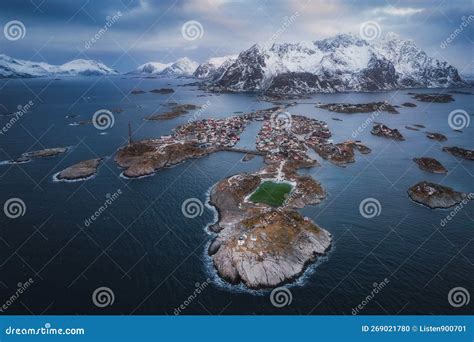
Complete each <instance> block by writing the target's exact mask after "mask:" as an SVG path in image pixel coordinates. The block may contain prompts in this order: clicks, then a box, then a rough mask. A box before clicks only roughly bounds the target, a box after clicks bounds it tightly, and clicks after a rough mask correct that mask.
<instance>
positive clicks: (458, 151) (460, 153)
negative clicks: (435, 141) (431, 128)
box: [443, 146, 474, 160]
mask: <svg viewBox="0 0 474 342" xmlns="http://www.w3.org/2000/svg"><path fill="white" fill-rule="evenodd" d="M443 151H445V152H448V153H451V154H452V155H453V156H456V157H459V158H463V159H466V160H474V151H473V150H467V149H464V148H461V147H456V146H453V147H443Z"/></svg>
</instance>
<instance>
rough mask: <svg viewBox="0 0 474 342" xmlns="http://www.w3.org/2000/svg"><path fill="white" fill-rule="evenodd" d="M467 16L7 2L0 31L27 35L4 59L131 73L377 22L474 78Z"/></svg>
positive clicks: (155, 2)
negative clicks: (18, 29) (190, 33)
mask: <svg viewBox="0 0 474 342" xmlns="http://www.w3.org/2000/svg"><path fill="white" fill-rule="evenodd" d="M118 12H120V13H121V14H122V15H121V17H120V18H119V19H118V20H117V21H116V22H115V23H114V24H113V25H112V26H111V28H110V29H109V30H108V31H107V32H106V33H105V34H103V35H102V36H101V37H100V39H99V40H98V41H97V42H96V43H94V44H92V45H91V47H90V48H85V42H87V41H89V40H90V39H91V38H92V37H93V36H94V35H95V34H96V33H98V31H99V30H100V29H101V28H102V27H103V26H104V25H105V23H106V20H107V19H106V18H107V17H108V16H109V17H112V16H113V15H114V14H116V13H118ZM470 15H471V16H473V15H474V2H473V1H472V0H467V1H447V0H435V1H421V0H411V1H349V0H348V1H342V0H341V1H320V0H292V1H290V0H288V1H282V0H281V1H279V0H264V1H257V0H179V1H171V0H170V1H166V0H100V1H99V0H75V1H73V0H69V1H67V0H31V1H30V0H1V1H0V25H1V27H2V28H3V27H4V26H5V24H7V23H8V22H10V21H12V20H19V21H21V22H22V23H23V24H24V26H25V28H26V35H25V37H24V38H23V39H19V40H15V41H9V40H7V39H6V38H5V35H4V34H2V35H0V53H3V54H6V55H9V56H12V57H15V58H21V59H28V60H35V61H45V62H49V63H52V64H61V63H64V62H66V61H69V60H71V59H75V58H91V59H96V60H100V61H102V62H104V63H106V64H107V65H109V66H112V67H114V68H116V69H118V70H120V71H128V70H131V69H134V68H135V67H136V66H137V65H139V64H141V63H144V62H147V61H161V62H170V61H173V60H176V59H177V58H179V57H183V56H188V57H190V58H192V59H195V60H197V61H198V62H202V61H205V60H206V59H208V58H209V57H213V56H214V57H215V56H222V55H226V54H230V53H238V52H239V51H241V50H243V49H246V48H248V47H250V46H251V45H252V44H254V43H256V42H266V41H269V40H272V39H274V38H276V39H275V40H276V42H296V41H303V40H315V39H320V38H326V37H329V36H332V35H335V34H337V33H346V32H352V33H354V34H359V32H360V26H361V24H362V23H364V22H367V21H375V22H376V23H377V24H378V25H379V27H380V35H381V36H384V35H385V34H386V33H388V32H396V33H398V34H399V35H400V36H401V37H402V38H410V39H414V40H415V42H417V44H418V45H419V46H420V47H422V48H423V49H425V50H426V51H427V52H428V53H430V54H432V55H435V56H436V57H437V58H439V59H442V60H447V61H448V62H450V63H451V64H453V65H455V66H456V67H458V68H459V69H460V70H461V71H462V72H463V73H470V74H474V72H473V56H474V53H473V52H474V49H473V46H474V45H473V40H474V29H473V28H474V17H471V19H469V16H470ZM292 16H294V20H290V21H291V23H290V24H289V25H285V23H287V24H288V22H289V18H291V17H292ZM463 17H464V23H466V22H467V24H465V25H464V26H465V27H463V29H462V31H461V32H460V33H458V34H456V37H455V38H454V39H453V41H452V42H451V43H449V44H447V45H446V47H445V48H444V49H442V48H440V44H441V43H442V42H443V41H445V39H447V38H448V37H449V36H450V35H451V34H453V32H455V30H456V28H458V29H459V28H460V26H461V25H462V23H463ZM190 20H195V21H198V22H199V23H200V24H201V25H202V28H203V32H202V37H201V38H198V39H196V40H192V41H190V40H187V39H184V38H183V35H182V32H181V29H182V26H183V24H184V23H186V22H187V21H190ZM471 20H472V22H471ZM272 37H273V38H272Z"/></svg>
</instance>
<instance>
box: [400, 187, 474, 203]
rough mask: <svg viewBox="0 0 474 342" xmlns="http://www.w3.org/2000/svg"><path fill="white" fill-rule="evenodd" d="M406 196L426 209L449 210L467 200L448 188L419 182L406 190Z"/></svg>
mask: <svg viewBox="0 0 474 342" xmlns="http://www.w3.org/2000/svg"><path fill="white" fill-rule="evenodd" d="M408 196H410V198H411V199H412V200H413V201H415V202H417V203H421V204H423V205H425V206H427V207H428V208H431V209H436V208H450V207H452V206H455V205H456V204H459V203H460V202H461V201H463V200H465V199H466V198H469V199H470V197H471V196H468V195H467V194H464V193H462V192H458V191H455V190H453V189H452V188H450V187H447V186H443V185H439V184H435V183H430V182H426V181H424V182H420V183H418V184H415V185H413V186H412V187H411V188H409V189H408Z"/></svg>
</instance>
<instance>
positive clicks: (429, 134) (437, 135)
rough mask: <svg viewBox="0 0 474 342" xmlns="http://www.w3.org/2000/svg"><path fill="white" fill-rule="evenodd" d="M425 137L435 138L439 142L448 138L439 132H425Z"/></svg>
mask: <svg viewBox="0 0 474 342" xmlns="http://www.w3.org/2000/svg"><path fill="white" fill-rule="evenodd" d="M426 137H427V138H428V139H431V140H436V141H439V142H443V141H446V140H448V138H447V137H446V136H445V135H444V134H441V133H433V132H426Z"/></svg>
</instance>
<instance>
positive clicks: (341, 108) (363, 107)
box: [317, 102, 398, 114]
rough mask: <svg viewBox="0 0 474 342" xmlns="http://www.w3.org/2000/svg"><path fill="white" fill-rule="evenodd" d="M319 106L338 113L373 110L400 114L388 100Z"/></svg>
mask: <svg viewBox="0 0 474 342" xmlns="http://www.w3.org/2000/svg"><path fill="white" fill-rule="evenodd" d="M317 107H319V108H324V109H327V110H329V111H331V112H336V113H346V114H354V113H372V112H387V113H390V114H398V111H397V109H396V108H395V106H393V105H391V104H390V103H388V102H370V103H355V104H353V103H328V104H321V105H318V106H317Z"/></svg>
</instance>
